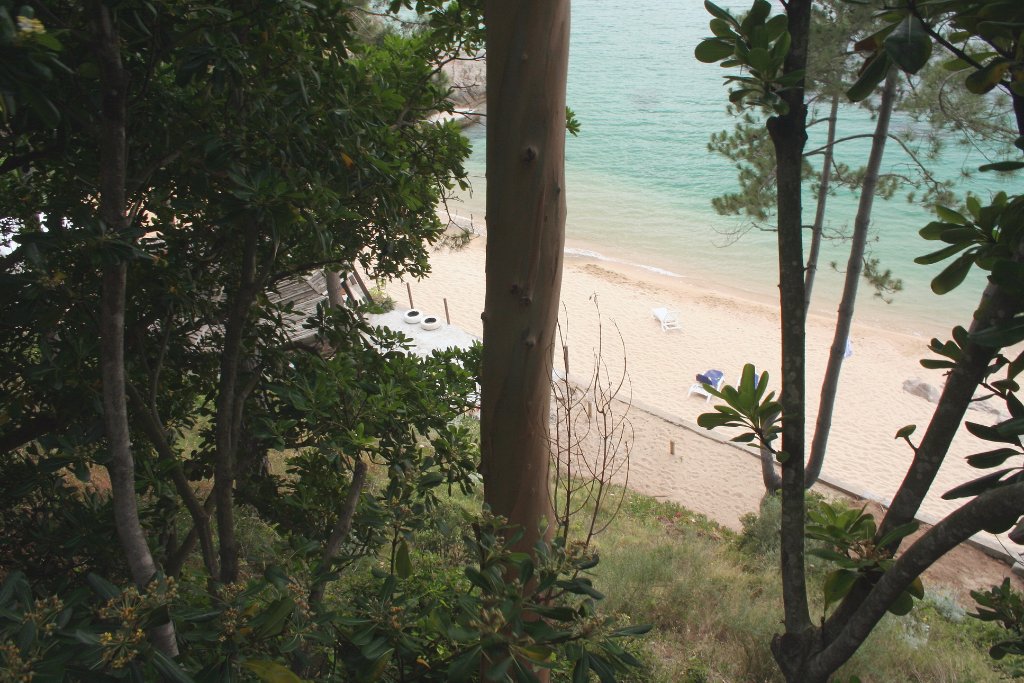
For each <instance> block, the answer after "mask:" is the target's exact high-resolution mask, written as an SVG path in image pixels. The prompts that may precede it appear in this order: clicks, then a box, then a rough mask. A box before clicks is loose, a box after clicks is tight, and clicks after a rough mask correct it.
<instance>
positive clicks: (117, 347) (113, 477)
mask: <svg viewBox="0 0 1024 683" xmlns="http://www.w3.org/2000/svg"><path fill="white" fill-rule="evenodd" d="M94 11H95V22H96V29H97V31H96V32H97V46H96V52H97V57H98V61H99V65H100V84H101V87H102V88H103V100H102V101H103V105H102V107H103V109H102V114H101V120H100V140H99V142H100V148H99V155H100V196H99V212H100V218H101V219H102V220H103V223H104V228H105V230H106V231H107V232H108V233H110V234H113V235H119V234H122V233H124V232H125V231H126V230H127V228H128V217H127V214H126V213H125V205H126V201H127V192H126V190H125V182H126V177H127V143H126V141H125V129H126V126H127V101H128V83H127V78H126V76H125V72H124V67H123V65H122V63H121V53H120V38H119V35H118V32H117V28H116V26H115V25H114V18H113V16H111V12H110V9H109V7H107V6H106V5H104V4H102V3H96V5H95V8H94ZM127 277H128V266H127V265H126V264H125V263H124V262H120V263H116V264H113V265H108V266H106V267H105V268H104V269H103V284H102V292H101V294H100V323H99V324H100V373H101V381H102V385H103V426H104V429H105V431H106V435H107V443H108V444H109V446H110V464H109V465H108V466H107V469H108V470H109V472H110V491H111V496H112V498H113V504H114V524H115V526H116V528H117V535H118V538H119V539H120V541H121V547H122V549H123V550H124V554H125V558H126V560H127V562H128V567H129V569H130V571H131V575H132V580H133V581H134V582H135V584H136V585H137V586H138V587H139V589H140V590H145V588H146V587H147V586H148V585H149V582H150V581H152V580H153V578H154V577H155V576H156V573H157V568H156V563H155V562H153V555H152V553H150V551H149V545H148V544H147V542H146V535H145V532H144V531H143V529H142V524H141V523H140V521H139V510H138V502H137V501H136V498H135V460H134V457H133V455H132V444H131V439H130V432H129V427H128V402H127V397H126V394H125V367H124V314H125V293H126V290H127ZM150 639H151V640H152V642H153V645H154V647H156V648H157V649H158V650H160V651H161V652H163V653H165V654H167V655H170V656H172V657H175V656H177V654H178V645H177V643H176V642H175V636H174V625H173V624H172V623H171V622H168V623H166V624H162V625H160V626H156V627H154V628H152V629H150Z"/></svg>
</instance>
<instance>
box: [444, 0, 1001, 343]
mask: <svg viewBox="0 0 1024 683" xmlns="http://www.w3.org/2000/svg"><path fill="white" fill-rule="evenodd" d="M720 4H723V5H725V6H732V7H737V8H738V7H745V6H747V3H738V2H723V3H720ZM708 18H709V17H708V15H707V13H706V12H705V10H704V8H703V3H702V2H700V1H699V0H676V2H673V3H670V5H669V6H666V5H665V4H664V3H657V4H655V3H652V2H637V3H609V2H606V1H605V0H574V2H573V8H572V36H571V52H570V66H569V87H568V101H569V106H570V107H572V109H573V110H574V111H575V112H576V115H577V118H578V119H579V120H580V122H581V124H582V132H581V134H580V135H579V137H577V138H572V137H570V138H569V140H568V142H567V147H566V157H567V158H566V174H567V178H566V196H567V201H568V219H567V237H568V239H569V241H570V243H572V242H576V243H577V244H583V245H586V249H587V250H590V251H595V252H598V253H599V254H600V255H602V256H603V257H605V258H612V259H620V260H623V261H628V262H631V263H637V264H642V265H645V266H649V267H652V268H656V269H659V270H663V271H668V272H671V273H674V274H677V275H679V276H681V277H685V278H687V279H691V280H693V281H695V282H707V283H711V284H713V285H716V286H728V287H732V288H736V289H739V290H741V291H742V292H749V293H750V294H752V295H754V296H771V297H774V296H775V294H774V292H775V291H776V289H775V287H776V283H777V277H778V276H777V267H776V260H775V259H776V256H775V243H774V240H775V236H774V234H771V233H765V232H758V231H751V232H749V233H747V234H746V235H745V236H743V237H742V238H741V239H739V240H736V241H733V240H732V239H731V238H730V237H728V236H727V234H726V233H729V232H734V231H736V230H737V229H739V228H742V227H743V226H744V224H745V222H744V221H743V220H742V219H739V218H727V217H722V216H718V215H717V214H716V213H715V212H714V210H713V209H712V208H711V202H710V200H711V197H712V196H714V195H716V194H719V193H721V192H724V191H729V190H732V189H734V188H735V185H736V176H735V170H734V169H733V168H732V167H731V165H730V164H729V162H728V161H726V160H725V159H724V158H721V157H719V156H717V155H713V154H711V153H709V152H708V151H707V147H706V145H707V141H708V137H709V135H710V134H711V133H713V132H717V131H720V130H724V129H727V128H731V127H732V126H733V124H734V120H733V119H732V118H731V117H730V116H728V115H727V114H726V112H725V105H726V102H727V89H726V88H725V86H724V85H723V81H722V75H723V73H725V71H724V70H722V69H720V68H719V67H718V66H717V65H705V64H701V63H699V62H697V61H696V59H695V58H694V57H693V49H694V47H695V46H696V44H697V42H698V41H699V40H700V39H701V38H702V37H704V36H706V35H708V34H709V30H708V28H707V26H708ZM872 125H873V124H872V122H871V120H870V118H869V116H868V114H867V113H865V112H863V111H861V110H857V109H855V108H853V107H850V108H849V109H848V111H846V112H845V113H844V114H841V124H840V126H841V128H840V131H839V135H840V136H843V135H849V134H852V133H861V132H870V130H871V128H872ZM901 125H908V124H907V123H906V122H903V123H901V122H900V121H899V120H898V119H897V121H895V122H894V126H901ZM467 135H468V136H469V137H470V138H471V140H472V141H473V143H474V152H473V155H472V157H471V159H470V161H469V171H470V174H471V176H472V178H473V191H472V193H471V194H469V195H467V196H465V197H464V198H463V200H464V202H465V205H464V206H463V207H461V208H459V207H457V209H458V210H459V211H460V212H463V213H472V214H473V215H474V216H476V217H480V218H482V217H483V215H484V197H485V194H486V192H485V178H484V177H483V174H484V135H485V131H484V128H483V127H482V126H473V127H471V128H469V129H467ZM809 144H810V145H812V146H814V145H815V140H814V139H813V138H812V140H811V141H810V143H809ZM868 144H869V141H867V140H865V141H859V142H852V143H848V144H847V145H844V146H843V148H842V151H841V155H842V156H841V160H842V161H845V162H846V163H849V164H850V165H851V166H855V167H856V166H861V165H863V164H864V163H865V162H866V159H867V151H868ZM809 148H810V147H809ZM983 163H986V159H985V157H984V156H983V155H982V154H980V153H978V152H976V151H975V152H971V151H968V150H967V149H966V148H964V147H961V146H958V145H956V144H949V145H947V152H946V153H945V154H944V156H943V157H942V158H941V159H940V160H939V161H938V162H936V171H937V174H938V175H940V176H942V177H950V178H956V177H958V175H959V174H960V170H961V169H962V168H963V167H965V166H967V167H976V166H978V165H980V164H983ZM906 164H907V157H906V156H905V155H904V154H903V153H902V152H901V151H900V150H899V149H898V148H897V147H895V146H894V145H889V146H888V147H887V150H886V160H885V163H884V166H886V167H889V168H892V169H896V170H899V169H900V168H904V167H905V166H906ZM986 175H987V174H986ZM982 180H983V181H990V180H991V178H989V177H983V178H982ZM1011 182H1017V183H1019V181H1017V180H1013V181H1011ZM975 183H976V184H975V186H974V190H975V191H981V190H983V189H984V188H985V185H984V184H982V183H979V182H977V181H975ZM1003 184H1004V187H1007V189H1012V185H1010V186H1008V183H1007V182H1006V181H1003ZM987 194H988V193H987V191H986V192H984V193H983V196H987ZM813 210H814V206H813V203H812V198H810V197H808V198H807V200H805V204H804V211H805V218H804V221H805V223H810V222H811V220H812V219H813ZM855 211H856V196H855V195H853V194H852V193H843V194H842V195H840V196H838V197H833V198H832V200H831V201H830V210H829V217H828V219H827V225H828V226H829V227H831V228H836V229H842V228H843V227H845V226H850V225H852V222H853V217H854V213H855ZM931 219H932V218H931V214H930V213H929V212H928V211H927V210H926V208H925V207H920V206H913V205H910V204H908V203H907V202H906V201H905V199H904V198H903V195H897V198H895V199H893V200H892V201H888V202H877V201H876V204H875V210H874V214H873V221H872V229H873V235H874V237H875V238H876V241H873V242H872V243H871V245H870V251H871V255H872V256H874V257H878V258H879V259H880V260H881V264H882V266H883V267H885V268H891V269H892V270H893V272H894V274H895V275H896V276H898V277H900V278H902V280H903V282H904V286H905V290H904V291H903V292H902V293H900V294H899V295H897V297H896V300H895V302H894V303H893V304H892V305H885V304H883V303H881V302H879V301H876V300H873V298H872V296H871V292H870V290H869V289H867V287H866V283H862V289H861V297H860V303H859V304H858V320H861V321H864V322H868V323H872V324H876V325H884V326H887V327H892V326H896V327H898V328H899V329H902V330H905V331H908V332H921V333H924V334H928V335H931V334H937V333H940V332H941V331H942V330H943V329H946V328H948V327H949V326H951V324H953V323H957V322H966V321H969V316H970V312H971V310H972V309H973V304H974V303H975V302H976V301H977V296H978V294H980V291H981V287H982V286H983V279H982V278H981V277H974V278H972V279H971V280H969V281H968V283H965V285H963V286H962V287H961V289H960V290H958V291H955V292H953V293H951V294H949V295H946V296H945V297H941V298H940V297H937V296H935V295H934V294H932V293H931V291H930V289H929V288H928V282H929V280H930V278H931V277H933V276H934V275H935V274H936V273H937V272H938V271H939V267H938V266H919V265H916V264H914V263H913V259H914V257H915V256H918V255H920V254H923V253H927V252H929V251H931V250H933V246H932V245H933V244H934V243H926V242H924V241H923V240H921V239H920V238H919V237H918V236H917V230H918V229H920V227H922V226H923V225H924V224H926V223H927V222H928V221H929V220H931ZM808 239H809V233H808V234H807V235H806V237H805V248H806V242H807V241H808ZM846 248H847V247H846V245H845V244H844V243H842V242H840V243H835V244H827V245H826V247H825V253H824V255H823V258H822V263H821V269H820V270H819V273H820V275H819V279H818V283H817V284H816V290H815V291H816V296H815V302H814V308H815V310H817V311H819V312H821V313H827V314H832V313H834V311H835V308H836V306H837V303H838V296H839V290H840V287H841V286H842V274H841V273H839V272H836V271H834V270H832V269H830V268H829V262H830V261H836V262H837V263H838V264H839V267H840V268H843V267H845V264H846V259H847V254H846V253H844V249H846ZM951 314H952V316H951Z"/></svg>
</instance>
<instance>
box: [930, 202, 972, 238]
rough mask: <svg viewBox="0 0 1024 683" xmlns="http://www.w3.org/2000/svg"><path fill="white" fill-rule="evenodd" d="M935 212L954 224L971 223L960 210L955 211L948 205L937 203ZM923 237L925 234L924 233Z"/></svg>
mask: <svg viewBox="0 0 1024 683" xmlns="http://www.w3.org/2000/svg"><path fill="white" fill-rule="evenodd" d="M935 213H936V214H937V215H938V217H939V218H941V219H942V220H943V221H945V222H946V223H952V224H954V225H967V224H969V223H970V221H969V220H967V217H966V216H964V215H963V214H962V213H960V212H959V211H954V210H953V209H951V208H949V207H948V206H942V205H941V204H936V205H935ZM922 237H923V235H922Z"/></svg>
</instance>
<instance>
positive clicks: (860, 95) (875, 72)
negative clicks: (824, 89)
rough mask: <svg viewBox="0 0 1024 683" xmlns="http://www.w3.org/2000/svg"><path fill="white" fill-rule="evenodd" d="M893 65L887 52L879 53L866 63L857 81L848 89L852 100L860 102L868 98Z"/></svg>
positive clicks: (847, 94)
mask: <svg viewBox="0 0 1024 683" xmlns="http://www.w3.org/2000/svg"><path fill="white" fill-rule="evenodd" d="M891 65H892V62H891V61H890V59H889V55H888V54H887V53H885V52H879V53H877V54H876V55H875V56H873V57H872V58H871V59H869V60H868V61H867V62H866V63H865V64H864V68H863V69H862V70H861V72H860V76H859V77H858V78H857V82H856V83H854V84H853V85H852V86H851V87H850V89H849V90H847V91H846V96H847V97H848V98H850V101H851V102H860V101H861V100H863V99H864V98H866V97H867V96H868V95H870V94H871V93H872V92H874V90H875V88H876V87H878V84H879V83H881V82H882V81H883V80H885V75H886V74H887V73H889V67H890V66H891Z"/></svg>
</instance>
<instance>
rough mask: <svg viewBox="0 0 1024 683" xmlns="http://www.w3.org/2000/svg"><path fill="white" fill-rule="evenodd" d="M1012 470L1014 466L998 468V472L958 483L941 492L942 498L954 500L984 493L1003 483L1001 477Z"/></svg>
mask: <svg viewBox="0 0 1024 683" xmlns="http://www.w3.org/2000/svg"><path fill="white" fill-rule="evenodd" d="M1013 471H1015V468H1010V469H1005V470H999V471H998V472H992V473H990V474H986V475H985V476H984V477H978V478H977V479H974V480H973V481H969V482H967V483H966V484H960V486H957V487H956V488H952V489H950V490H949V491H946V492H945V493H943V494H942V499H943V500H956V499H957V498H970V497H971V496H977V495H979V494H981V493H984V492H985V491H988V490H989V489H994V488H999V487H1000V486H1002V485H1003V482H1002V481H1001V480H1002V478H1003V477H1004V476H1006V475H1007V474H1009V473H1010V472H1013Z"/></svg>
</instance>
